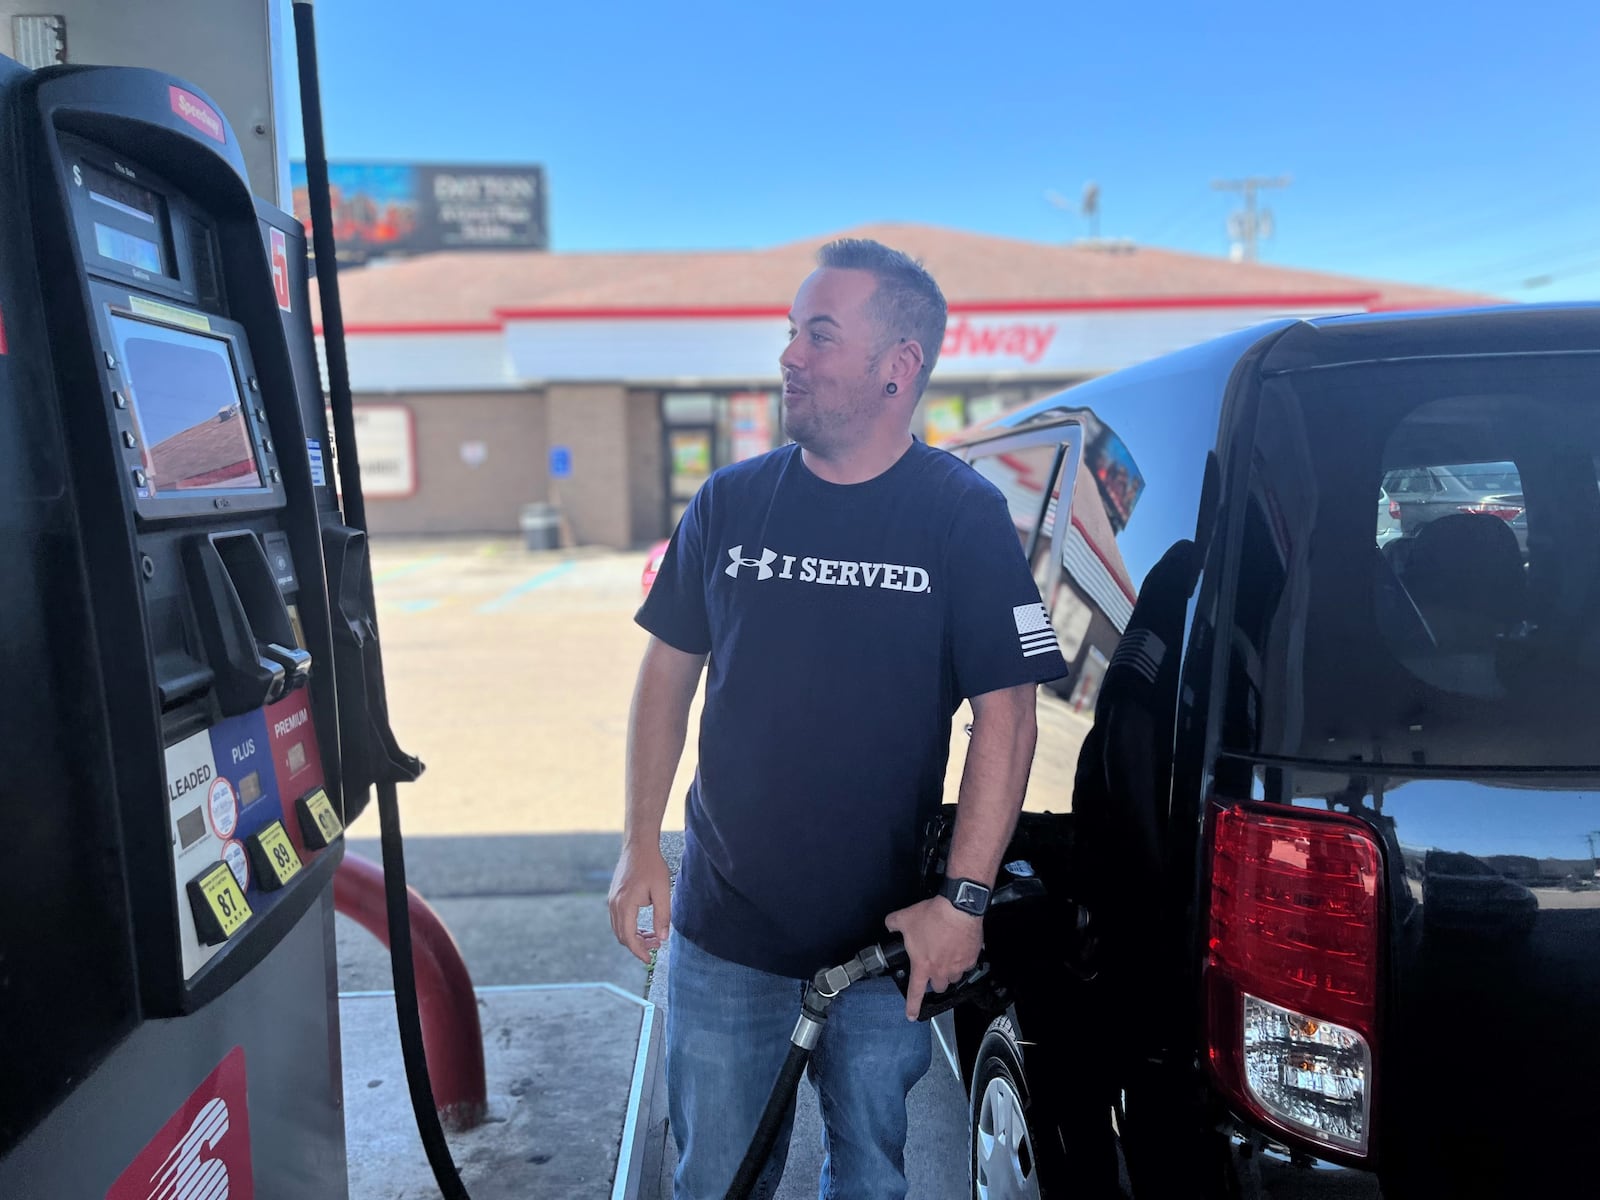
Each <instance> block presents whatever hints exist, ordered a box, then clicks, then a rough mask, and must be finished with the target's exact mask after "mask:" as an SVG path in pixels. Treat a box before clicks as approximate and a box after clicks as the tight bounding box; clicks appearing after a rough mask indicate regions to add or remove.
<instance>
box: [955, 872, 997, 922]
mask: <svg viewBox="0 0 1600 1200" xmlns="http://www.w3.org/2000/svg"><path fill="white" fill-rule="evenodd" d="M988 899H989V893H988V891H987V890H986V889H985V888H982V887H980V886H979V885H977V884H975V883H968V882H966V881H965V880H963V881H962V882H961V883H959V884H957V885H956V898H955V906H956V907H957V908H959V909H962V910H963V911H965V912H970V913H974V914H981V913H982V912H983V909H984V902H985V901H987V900H988Z"/></svg>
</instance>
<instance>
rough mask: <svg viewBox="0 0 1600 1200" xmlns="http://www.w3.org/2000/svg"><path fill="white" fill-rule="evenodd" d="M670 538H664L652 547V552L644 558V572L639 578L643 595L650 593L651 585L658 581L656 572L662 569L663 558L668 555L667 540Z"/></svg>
mask: <svg viewBox="0 0 1600 1200" xmlns="http://www.w3.org/2000/svg"><path fill="white" fill-rule="evenodd" d="M669 540H670V539H668V538H662V539H661V540H660V541H659V542H657V543H656V544H655V545H654V546H651V547H650V553H649V554H648V555H646V557H645V560H644V574H643V575H642V576H641V577H640V579H639V589H640V591H641V593H642V594H643V595H646V596H648V595H649V594H650V585H651V584H652V583H654V582H655V581H656V572H658V571H660V570H661V560H662V559H663V558H664V557H666V553H667V542H668V541H669Z"/></svg>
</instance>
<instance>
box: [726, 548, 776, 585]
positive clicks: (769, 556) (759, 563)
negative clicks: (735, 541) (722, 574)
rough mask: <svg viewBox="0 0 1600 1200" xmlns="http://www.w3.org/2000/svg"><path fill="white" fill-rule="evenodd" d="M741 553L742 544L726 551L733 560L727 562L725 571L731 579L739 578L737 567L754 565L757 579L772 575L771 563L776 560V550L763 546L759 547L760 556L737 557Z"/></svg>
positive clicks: (742, 551)
mask: <svg viewBox="0 0 1600 1200" xmlns="http://www.w3.org/2000/svg"><path fill="white" fill-rule="evenodd" d="M743 553H744V547H743V546H735V547H733V548H732V549H731V550H729V551H728V557H729V558H730V559H732V560H733V561H732V562H730V563H729V564H728V569H727V573H728V576H729V578H731V579H737V578H739V568H740V567H755V568H757V574H756V578H757V579H771V578H772V575H773V571H772V564H773V563H775V562H777V561H778V552H777V551H776V550H768V549H767V548H766V547H765V546H763V547H762V548H761V557H760V558H741V557H739V556H740V555H742V554H743Z"/></svg>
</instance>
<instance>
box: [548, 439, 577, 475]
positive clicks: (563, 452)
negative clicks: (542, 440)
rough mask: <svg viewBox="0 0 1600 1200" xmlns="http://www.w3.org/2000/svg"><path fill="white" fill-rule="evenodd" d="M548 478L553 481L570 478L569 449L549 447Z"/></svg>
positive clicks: (570, 457)
mask: <svg viewBox="0 0 1600 1200" xmlns="http://www.w3.org/2000/svg"><path fill="white" fill-rule="evenodd" d="M550 476H551V478H553V479H570V478H571V477H572V450H571V448H570V447H568V446H551V447H550Z"/></svg>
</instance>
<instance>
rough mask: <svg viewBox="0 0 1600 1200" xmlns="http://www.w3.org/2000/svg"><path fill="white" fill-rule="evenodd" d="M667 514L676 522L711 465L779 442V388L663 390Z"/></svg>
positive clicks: (670, 521) (724, 463)
mask: <svg viewBox="0 0 1600 1200" xmlns="http://www.w3.org/2000/svg"><path fill="white" fill-rule="evenodd" d="M661 425H662V437H663V439H664V440H665V444H666V455H665V458H666V464H667V489H666V491H667V510H668V511H667V519H668V524H669V525H676V524H677V523H678V519H679V518H680V517H682V516H683V511H684V509H686V508H687V507H688V506H689V501H690V500H692V499H693V498H694V494H695V492H697V491H699V490H700V485H701V484H703V483H705V481H706V480H707V479H708V478H709V477H710V475H711V473H712V472H713V471H716V470H718V469H719V468H721V467H725V466H727V465H728V464H729V463H735V462H742V461H743V460H744V459H747V458H754V457H756V456H757V455H759V454H765V453H767V451H769V450H773V449H776V448H777V447H778V446H781V445H783V443H784V440H785V439H784V436H783V424H782V414H781V411H780V409H779V403H778V393H777V392H773V391H758V390H751V389H746V390H740V391H714V392H666V393H664V394H663V395H662V397H661Z"/></svg>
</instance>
